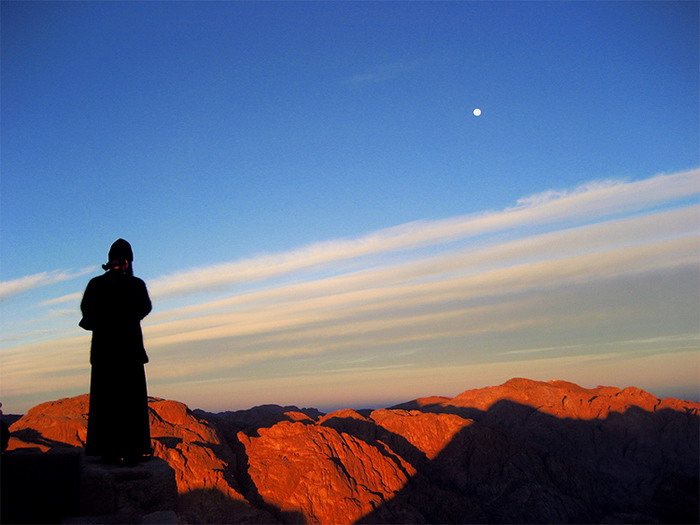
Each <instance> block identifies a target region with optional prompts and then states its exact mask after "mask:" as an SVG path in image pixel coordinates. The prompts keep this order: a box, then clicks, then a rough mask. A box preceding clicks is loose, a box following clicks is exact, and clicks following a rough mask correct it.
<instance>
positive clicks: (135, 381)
mask: <svg viewBox="0 0 700 525" xmlns="http://www.w3.org/2000/svg"><path fill="white" fill-rule="evenodd" d="M80 309H81V311H82V313H83V319H82V320H81V322H80V326H82V327H83V328H85V329H86V330H92V344H91V346H90V364H91V365H92V373H91V376H90V413H89V416H88V431H87V443H86V446H85V453H86V454H87V455H90V456H103V457H105V458H138V457H140V456H143V455H147V454H150V453H151V452H152V449H151V436H150V427H149V421H148V393H147V387H146V373H145V370H144V364H146V363H147V362H148V356H147V355H146V350H145V348H144V345H143V335H142V332H141V320H142V319H143V318H144V317H146V315H148V313H149V312H150V311H151V300H150V298H149V296H148V290H147V289H146V285H145V283H144V282H143V281H142V280H141V279H139V278H137V277H134V276H133V275H130V274H128V273H123V272H121V271H119V270H110V271H109V272H107V273H106V274H104V275H101V276H99V277H95V278H94V279H92V280H91V281H90V282H89V283H88V286H87V288H86V289H85V293H84V294H83V300H82V302H81V304H80Z"/></svg>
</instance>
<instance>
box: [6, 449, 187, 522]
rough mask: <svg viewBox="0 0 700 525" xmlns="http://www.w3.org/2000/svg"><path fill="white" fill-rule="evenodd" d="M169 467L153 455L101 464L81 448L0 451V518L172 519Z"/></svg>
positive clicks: (172, 479) (172, 482)
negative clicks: (139, 460) (126, 464)
mask: <svg viewBox="0 0 700 525" xmlns="http://www.w3.org/2000/svg"><path fill="white" fill-rule="evenodd" d="M176 508H177V486H176V484H175V472H174V471H173V469H172V468H170V466H169V465H168V464H167V463H166V462H165V461H163V460H162V459H159V458H150V459H149V460H148V461H146V462H143V463H140V464H138V465H137V466H135V467H124V466H118V465H105V464H102V463H100V462H99V461H97V458H87V457H85V456H84V455H83V452H82V449H77V448H76V449H68V448H63V449H52V450H50V451H48V452H39V451H38V450H36V449H35V450H28V449H19V450H15V451H10V452H7V453H5V454H3V456H2V523H66V524H91V523H100V524H102V523H104V524H109V523H129V524H139V523H161V524H169V523H170V524H177V523H178V518H177V515H176V513H175V510H174V509H176Z"/></svg>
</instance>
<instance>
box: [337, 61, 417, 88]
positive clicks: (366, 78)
mask: <svg viewBox="0 0 700 525" xmlns="http://www.w3.org/2000/svg"><path fill="white" fill-rule="evenodd" d="M422 64H423V61H421V60H400V61H396V62H390V63H385V64H378V65H375V66H373V67H370V68H368V69H366V70H365V71H362V72H360V73H356V74H354V75H351V76H350V77H348V78H347V79H346V82H347V83H348V84H354V85H370V84H379V83H382V82H386V81H388V80H393V79H395V78H398V77H401V76H403V75H405V74H407V73H411V72H413V71H416V70H418V69H419V68H420V66H421V65H422Z"/></svg>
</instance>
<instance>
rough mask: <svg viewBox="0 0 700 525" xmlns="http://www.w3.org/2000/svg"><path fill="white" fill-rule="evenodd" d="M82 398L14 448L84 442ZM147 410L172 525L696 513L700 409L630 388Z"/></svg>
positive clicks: (525, 383) (27, 426) (42, 416)
mask: <svg viewBox="0 0 700 525" xmlns="http://www.w3.org/2000/svg"><path fill="white" fill-rule="evenodd" d="M86 403H87V398H86V396H80V397H77V398H73V399H68V400H59V401H56V402H53V403H47V404H44V405H40V407H37V408H36V409H33V410H32V411H30V412H29V413H28V414H27V415H26V416H24V417H23V418H22V419H21V420H19V421H17V422H16V423H15V424H14V425H13V426H12V431H13V437H12V439H11V442H10V448H14V449H22V448H26V447H28V446H38V447H39V448H41V450H50V451H54V452H55V450H56V449H57V448H60V447H65V446H68V445H72V446H75V447H81V446H82V445H83V440H84V436H85V431H84V430H85V414H86V412H87V410H86ZM149 406H150V409H151V430H152V436H153V439H154V445H155V454H156V456H158V457H159V458H162V459H163V460H164V461H165V462H167V464H168V465H169V466H170V468H171V469H172V474H173V477H174V479H175V482H176V487H177V492H178V498H177V499H178V501H177V503H176V505H175V510H176V511H177V513H178V519H179V520H180V522H181V523H243V522H253V523H254V522H257V523H274V522H285V523H323V524H326V523H328V524H333V523H338V524H341V523H342V524H345V523H357V522H364V523H565V522H572V523H573V522H578V523H582V522H585V523H664V522H667V523H680V522H684V523H686V522H694V523H697V522H698V520H699V519H700V515H699V510H698V477H699V476H698V474H699V472H698V469H699V467H700V460H699V458H698V448H699V445H700V438H699V431H698V417H699V410H700V405H699V404H698V403H690V402H685V401H681V400H674V399H658V398H656V397H654V396H652V395H651V394H649V393H647V392H644V391H642V390H639V389H636V388H626V389H619V388H613V387H598V388H594V389H586V388H582V387H580V386H578V385H575V384H572V383H567V382H563V381H551V382H537V381H531V380H527V379H513V380H511V381H508V382H507V383H505V384H503V385H500V386H496V387H489V388H483V389H478V390H469V391H466V392H464V393H462V394H460V395H458V396H456V397H454V398H446V397H432V398H423V399H417V400H415V401H411V402H409V403H404V404H402V405H399V406H396V407H393V408H390V409H380V410H374V411H372V410H361V411H356V410H350V409H348V410H341V411H338V412H334V413H331V414H327V415H324V414H321V413H319V412H318V411H316V410H314V409H298V408H296V407H279V406H272V405H267V406H263V407H256V408H253V409H250V410H245V411H236V412H224V413H220V414H210V413H206V412H203V411H194V412H192V411H190V410H189V409H188V408H187V407H186V406H185V405H182V404H181V403H177V402H174V401H165V400H160V399H152V400H151V401H150V403H149ZM132 481H134V482H136V481H135V480H132ZM96 499H98V500H99V499H100V498H99V497H96ZM110 501H111V500H110ZM120 505H122V506H123V505H125V504H120ZM146 510H148V509H146ZM157 512H163V511H162V510H159V511H157ZM144 516H151V518H148V519H162V518H163V515H160V518H158V517H157V516H158V515H157V514H156V515H154V513H153V512H150V513H147V514H144Z"/></svg>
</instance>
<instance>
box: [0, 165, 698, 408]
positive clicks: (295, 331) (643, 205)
mask: <svg viewBox="0 0 700 525" xmlns="http://www.w3.org/2000/svg"><path fill="white" fill-rule="evenodd" d="M698 193H700V171H699V170H694V171H689V172H684V173H678V174H672V175H659V176H656V177H653V178H650V179H646V180H642V181H635V182H624V181H602V182H593V183H589V184H585V185H582V186H580V187H578V188H574V189H572V190H568V191H552V192H545V193H542V194H539V195H534V196H530V197H526V198H524V199H521V200H520V201H519V202H518V204H517V205H516V206H514V207H512V208H507V209H504V210H502V211H500V212H489V213H482V214H476V215H465V216H461V217H454V218H449V219H444V220H437V221H417V222H413V223H409V224H405V225H401V226H397V227H393V228H387V229H383V230H379V231H376V232H373V233H371V234H368V235H366V236H363V237H360V238H357V239H339V240H335V241H328V242H322V243H317V244H314V245H311V246H307V247H302V248H299V249H297V250H292V251H289V252H285V253H279V254H267V255H262V256H257V257H252V258H249V259H246V260H241V261H233V262H231V263H228V264H221V265H215V266H209V267H204V268H195V269H190V270H184V271H181V272H178V273H173V274H169V275H164V276H162V277H160V278H158V279H155V280H152V281H150V282H149V283H148V284H149V288H150V290H151V293H152V295H153V297H154V302H155V304H156V305H157V307H156V310H155V311H154V313H152V315H151V316H149V317H148V318H147V320H146V321H145V322H144V333H145V336H146V344H147V347H148V351H149V355H151V364H150V365H149V378H150V384H151V390H152V391H153V392H154V393H155V394H156V395H163V396H166V395H169V396H170V397H175V398H176V399H180V400H183V401H185V402H189V403H192V402H194V401H193V400H197V402H199V403H200V405H201V406H204V407H205V408H206V407H207V406H209V407H213V403H214V400H213V399H211V400H210V404H209V405H206V403H205V402H206V399H205V398H204V393H205V392H210V393H212V395H214V394H213V392H216V397H217V399H218V398H221V397H222V396H224V394H225V393H227V392H228V393H230V394H231V395H234V394H235V395H238V394H241V392H242V389H245V388H248V385H252V384H256V385H258V388H262V386H263V385H267V388H269V390H268V392H277V391H279V389H281V388H283V387H282V385H288V389H289V390H288V391H287V393H288V394H289V395H300V396H301V397H302V398H305V396H306V397H308V396H311V390H313V391H314V392H315V395H318V396H322V395H326V396H329V395H331V392H332V393H333V394H332V395H333V396H335V395H336V394H337V392H336V390H337V388H338V387H337V385H336V386H333V385H329V383H328V381H331V380H332V379H335V380H337V379H338V378H343V380H344V381H347V385H358V384H361V385H363V386H362V389H363V392H365V393H366V395H367V396H369V395H370V392H373V393H374V395H375V396H379V395H380V393H381V391H380V390H381V389H379V387H378V386H376V385H377V384H383V383H385V382H386V381H390V380H398V379H401V378H404V379H405V380H406V381H409V382H410V383H411V384H414V385H415V384H421V385H427V384H428V383H430V384H434V385H435V390H433V391H426V392H425V393H426V394H450V392H446V391H445V390H440V389H441V388H443V387H446V385H450V384H454V385H456V384H457V383H458V382H459V378H458V377H457V371H462V372H461V373H468V371H470V370H471V371H475V370H482V369H483V370H487V369H488V370H490V371H491V372H494V371H496V370H501V371H502V373H503V374H505V375H507V376H523V375H525V376H527V375H530V376H532V377H535V378H537V377H536V372H537V371H538V370H539V372H537V373H538V374H542V375H543V374H545V371H546V370H549V371H550V373H554V372H556V373H557V374H558V375H556V376H550V377H546V378H545V377H543V378H545V379H552V378H553V377H560V378H564V379H573V378H578V377H579V376H580V375H581V373H582V372H581V371H582V370H584V369H585V370H589V371H592V370H598V371H600V370H601V367H603V364H602V363H607V365H606V366H612V367H615V366H620V367H626V366H627V365H626V363H627V364H629V363H633V364H634V363H641V362H643V361H644V362H652V361H653V362H654V363H664V362H665V363H666V364H667V366H668V367H670V368H673V367H674V366H675V365H674V361H673V360H672V359H667V360H666V361H664V360H663V359H657V360H654V359H655V357H654V356H657V357H658V356H660V355H668V356H671V355H672V356H675V357H678V356H681V357H679V358H678V359H679V361H678V362H683V363H685V364H686V365H687V364H688V362H692V357H688V353H690V354H691V355H697V350H698V349H699V346H700V341H699V334H698V327H697V319H698V316H700V299H699V298H698V295H697V290H698V288H699V287H700V272H698V262H699V261H700V242H699V241H700V231H699V228H698V226H699V225H700V204H698V203H697V195H698ZM205 292H206V293H205ZM195 293H196V294H198V295H196V296H195V295H193V294H195ZM76 299H78V297H77V294H71V295H67V296H63V297H59V298H55V299H47V300H46V301H44V302H43V303H42V304H43V305H44V306H49V307H50V306H55V305H57V304H61V303H64V302H68V301H72V300H76ZM58 314H60V311H59V312H58ZM73 330H74V331H73V332H71V333H72V334H73V336H71V337H66V338H64V339H54V340H49V341H40V342H37V343H34V344H25V345H22V344H21V343H19V344H18V345H17V346H15V347H12V348H8V349H5V350H3V351H2V365H3V396H6V397H10V398H12V397H13V396H15V397H17V398H19V397H21V396H26V395H29V394H30V393H31V392H34V393H36V392H37V391H38V390H39V391H42V392H45V393H46V395H47V396H49V395H50V393H51V392H56V391H66V392H75V393H78V392H81V391H85V389H86V379H85V377H86V374H87V368H88V365H87V349H88V346H89V337H88V336H87V335H80V336H77V335H75V334H76V333H79V332H75V329H73ZM696 360H697V359H696ZM567 362H568V363H569V368H568V370H569V373H568V374H563V373H561V371H562V370H563V371H566V370H567V368H566V366H565V364H566V363H567ZM547 363H549V365H547ZM555 365H556V366H555ZM499 367H500V368H499ZM527 370H529V371H532V373H530V374H528V373H526V371H527ZM491 372H490V373H491ZM685 372H686V371H683V372H682V373H685ZM494 373H495V372H494ZM646 373H647V375H648V380H649V381H650V384H654V380H653V377H652V375H653V374H654V373H659V372H658V371H656V370H652V371H647V372H646ZM679 373H681V372H680V371H679ZM664 374H666V375H670V374H671V372H669V371H666V372H664ZM628 375H629V376H630V377H637V378H639V377H644V374H643V373H642V372H640V371H635V372H634V373H631V372H629V373H628ZM686 375H687V374H686ZM683 377H685V376H683ZM507 378H508V377H505V378H504V379H507ZM373 381H374V383H372V382H373ZM377 381H379V382H378V383H377ZM579 381H580V379H579ZM76 385H77V386H76ZM312 385H313V386H312ZM462 386H463V387H466V386H468V384H467V383H463V384H462ZM637 386H641V387H644V384H641V385H637ZM342 388H350V386H345V387H342ZM71 389H72V390H71ZM192 389H194V390H196V392H195V391H193V390H192ZM324 389H328V390H325V391H324ZM324 392H325V393H324ZM454 393H456V392H452V394H454ZM245 395H246V396H249V394H245ZM249 397H250V396H249ZM331 397H332V396H331ZM341 397H342V396H340V395H339V394H338V395H337V396H336V398H337V399H336V400H338V399H340V398H341ZM329 399H330V398H329ZM268 401H275V402H284V400H283V399H279V398H278V399H276V400H275V399H271V400H270V399H267V400H264V399H262V398H258V402H268ZM290 401H291V400H290ZM217 402H218V401H217ZM316 404H319V403H316ZM221 408H232V407H230V406H229V407H221Z"/></svg>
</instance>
